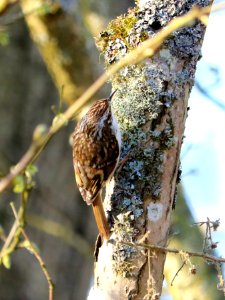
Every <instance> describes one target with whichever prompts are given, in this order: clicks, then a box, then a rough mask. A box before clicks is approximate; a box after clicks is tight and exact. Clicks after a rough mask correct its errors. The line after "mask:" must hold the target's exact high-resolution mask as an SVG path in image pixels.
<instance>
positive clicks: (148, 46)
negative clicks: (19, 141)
mask: <svg viewBox="0 0 225 300" xmlns="http://www.w3.org/2000/svg"><path fill="white" fill-rule="evenodd" d="M223 7H225V3H221V4H218V5H217V6H215V7H214V10H218V9H221V8H223ZM210 10H211V6H207V7H204V8H199V7H193V8H192V9H191V10H190V11H189V12H188V13H187V14H186V15H184V16H181V17H177V18H175V19H174V20H172V21H171V22H169V24H168V25H167V26H166V27H165V28H164V29H163V30H161V31H160V32H159V33H158V34H156V35H155V36H154V37H153V38H152V39H148V40H146V41H144V42H143V43H142V44H141V45H139V46H138V47H137V48H135V49H134V50H133V51H131V52H129V53H128V54H127V55H126V56H125V57H124V58H122V59H121V60H120V61H118V62H117V63H115V64H114V65H112V66H111V67H109V68H108V70H107V71H106V72H105V73H103V74H102V75H101V76H100V77H99V78H98V79H97V80H96V81H95V82H94V83H93V84H92V85H91V86H90V87H89V88H88V89H87V90H86V91H85V92H84V93H83V95H81V96H80V97H79V98H78V99H77V100H76V101H75V103H74V104H72V105H71V106H70V107H69V108H68V109H67V110H66V111H65V113H64V114H60V115H58V116H57V118H55V119H54V122H53V124H52V126H51V127H50V128H49V130H48V131H47V133H46V134H45V135H44V137H43V138H41V139H40V140H38V143H36V142H37V141H36V142H35V141H33V143H32V144H31V146H30V148H29V149H28V151H27V152H26V153H25V155H24V156H23V157H22V159H21V160H20V161H19V162H18V164H17V165H16V167H14V168H13V169H11V170H10V172H9V174H8V175H7V176H5V177H4V178H3V179H2V180H1V181H0V193H1V192H3V191H4V190H5V189H6V188H8V187H9V186H10V184H11V183H12V180H13V179H14V178H15V177H16V176H17V175H19V174H21V173H22V172H23V171H24V170H25V168H26V167H27V165H28V164H29V163H30V162H31V161H34V160H35V159H36V158H37V157H38V156H39V154H40V153H41V151H42V150H43V148H44V147H45V146H46V144H47V143H48V142H49V140H50V139H51V138H52V137H53V135H54V134H56V133H57V132H58V131H59V130H60V129H61V128H62V127H63V126H64V125H66V124H67V123H68V121H70V120H71V119H72V118H73V117H74V116H75V114H76V113H77V112H78V111H79V110H80V109H81V108H82V107H83V106H84V105H85V104H86V103H87V102H88V101H89V99H90V98H91V97H92V96H93V95H94V94H95V93H96V92H97V91H98V90H99V89H100V88H101V87H102V86H103V85H104V84H105V82H106V81H107V80H108V79H110V77H111V76H112V75H114V74H115V73H117V72H118V71H119V70H121V69H122V68H124V67H126V66H127V65H130V64H137V63H139V62H140V61H141V60H143V59H144V58H146V57H152V56H153V55H154V53H155V52H156V51H157V50H158V49H159V47H160V46H161V45H162V43H163V41H164V40H165V39H166V38H167V37H169V36H170V34H171V33H173V32H174V31H175V30H177V29H179V28H181V27H184V26H189V25H191V24H192V23H193V21H194V20H196V19H201V16H205V15H207V16H208V15H209V13H210Z"/></svg>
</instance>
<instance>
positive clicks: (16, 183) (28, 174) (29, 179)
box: [13, 164, 38, 194]
mask: <svg viewBox="0 0 225 300" xmlns="http://www.w3.org/2000/svg"><path fill="white" fill-rule="evenodd" d="M37 172H38V168H37V166H35V165H32V164H30V165H28V166H27V168H26V170H25V172H24V175H18V176H16V177H15V178H14V180H13V192H14V193H17V194H21V193H23V192H24V191H26V190H30V189H32V188H33V187H34V186H35V181H34V180H33V177H34V175H35V174H36V173H37Z"/></svg>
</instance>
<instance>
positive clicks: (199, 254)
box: [111, 240, 225, 264]
mask: <svg viewBox="0 0 225 300" xmlns="http://www.w3.org/2000/svg"><path fill="white" fill-rule="evenodd" d="M113 242H114V241H113V240H111V243H113ZM119 243H121V244H123V245H127V246H131V247H141V248H145V249H150V250H157V251H160V252H163V253H173V254H179V255H181V254H182V255H183V254H185V255H189V256H193V257H201V258H203V259H206V260H207V261H210V262H212V263H215V264H218V263H225V258H223V257H216V256H214V255H210V254H207V253H203V252H193V251H184V250H178V249H172V248H167V247H161V246H156V245H150V244H144V243H131V242H123V241H119Z"/></svg>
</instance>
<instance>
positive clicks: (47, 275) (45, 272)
mask: <svg viewBox="0 0 225 300" xmlns="http://www.w3.org/2000/svg"><path fill="white" fill-rule="evenodd" d="M10 204H11V207H12V211H13V214H14V216H15V219H16V222H17V225H18V226H20V220H19V217H18V214H17V212H16V209H15V206H14V204H13V203H10ZM21 233H22V235H23V237H24V239H25V240H26V241H27V242H28V245H29V246H28V247H27V249H29V250H30V251H31V252H32V254H33V255H34V256H35V257H36V259H37V260H38V262H39V264H40V267H41V269H42V271H43V273H44V275H45V277H46V280H47V282H48V288H49V300H53V292H54V285H53V282H52V279H51V276H50V274H49V272H48V270H47V268H46V265H45V263H44V261H43V259H42V258H41V256H40V255H39V254H38V252H37V251H36V249H35V247H34V246H33V244H32V242H31V240H30V239H29V237H28V235H27V234H26V232H25V230H24V229H23V228H22V227H21Z"/></svg>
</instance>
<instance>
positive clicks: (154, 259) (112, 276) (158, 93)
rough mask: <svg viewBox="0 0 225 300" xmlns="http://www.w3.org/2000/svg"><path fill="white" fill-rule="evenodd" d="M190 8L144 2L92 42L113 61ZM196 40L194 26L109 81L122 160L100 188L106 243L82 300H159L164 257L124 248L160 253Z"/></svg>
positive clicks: (199, 32) (199, 34)
mask: <svg viewBox="0 0 225 300" xmlns="http://www.w3.org/2000/svg"><path fill="white" fill-rule="evenodd" d="M193 2H194V3H193ZM193 4H195V5H207V4H209V1H197V0H196V1H179V5H175V4H173V3H171V2H170V1H163V0H160V1H159V0H151V1H148V2H147V1H145V3H144V4H143V2H142V5H141V4H140V5H139V7H137V8H135V9H133V10H130V11H129V13H128V14H127V15H126V16H122V17H119V18H117V19H116V20H114V21H112V22H111V23H110V24H109V27H108V29H106V31H105V32H104V33H103V34H102V36H101V38H100V39H99V41H98V45H99V46H100V47H101V50H103V52H104V54H105V59H106V63H107V64H111V63H113V62H115V61H117V60H118V59H119V58H120V57H121V56H123V55H124V54H125V53H127V52H129V50H130V49H132V48H135V47H136V46H137V45H138V44H139V43H141V42H142V41H143V40H144V39H146V38H148V37H152V36H153V35H154V34H155V33H157V32H158V31H159V30H160V29H162V28H163V27H164V26H166V25H167V23H168V22H169V21H170V20H171V19H173V18H174V17H176V16H179V15H182V14H185V13H186V12H188V11H189V10H190V9H191V6H192V5H193ZM204 32H205V26H203V25H202V24H201V23H199V22H196V23H195V24H194V25H193V26H191V27H188V28H183V29H180V30H178V31H177V32H175V33H173V34H172V35H171V36H170V38H169V39H167V40H166V41H165V42H164V44H163V46H162V47H161V48H160V50H159V51H158V52H157V53H156V54H155V55H154V57H153V58H151V59H146V60H145V61H144V62H143V63H142V64H139V65H132V66H129V67H127V68H125V69H124V70H122V71H121V72H120V73H119V74H118V75H117V76H115V77H114V78H113V89H114V90H115V89H117V93H116V94H115V98H114V100H113V103H112V105H113V109H114V112H115V114H116V116H117V119H118V121H119V124H120V127H121V131H122V134H123V149H122V155H121V156H122V158H124V157H125V160H124V165H123V166H122V168H121V169H120V171H119V172H117V174H116V176H115V177H114V178H113V180H112V181H111V182H110V184H109V185H108V186H107V188H106V197H105V209H106V211H107V212H108V217H109V220H110V222H111V231H112V236H111V242H109V243H108V244H107V243H104V244H103V246H102V247H101V248H100V249H98V250H99V252H98V256H97V261H96V265H95V283H94V287H93V289H92V291H91V293H90V299H96V298H95V297H98V299H104V300H109V299H121V300H122V299H159V297H160V295H161V290H162V283H163V268H164V261H165V254H163V253H159V252H157V251H151V253H149V252H148V253H147V252H145V251H141V250H140V249H137V248H135V247H131V246H128V245H126V242H136V241H139V240H140V239H142V240H144V241H145V242H148V243H150V244H155V245H160V246H166V243H167V237H168V231H169V227H170V216H171V211H172V207H173V203H174V197H175V193H176V185H177V177H178V170H179V155H180V149H181V144H182V138H183V133H184V127H185V120H186V112H187V103H188V97H189V94H190V91H191V87H192V85H193V82H194V73H195V68H196V63H197V61H198V59H199V58H200V56H201V52H200V49H201V44H202V40H203V36H204ZM127 155H128V156H127ZM127 158H128V159H127ZM175 271H176V270H175Z"/></svg>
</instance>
